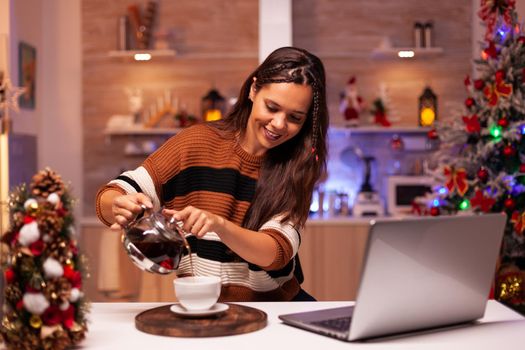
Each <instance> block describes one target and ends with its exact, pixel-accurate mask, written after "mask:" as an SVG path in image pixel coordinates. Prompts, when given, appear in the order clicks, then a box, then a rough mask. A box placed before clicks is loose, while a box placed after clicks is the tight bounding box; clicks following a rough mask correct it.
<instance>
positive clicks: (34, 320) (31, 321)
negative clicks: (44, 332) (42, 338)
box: [29, 315, 42, 328]
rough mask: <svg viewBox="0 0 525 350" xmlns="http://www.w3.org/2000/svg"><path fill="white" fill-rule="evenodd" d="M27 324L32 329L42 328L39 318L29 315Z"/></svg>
mask: <svg viewBox="0 0 525 350" xmlns="http://www.w3.org/2000/svg"><path fill="white" fill-rule="evenodd" d="M29 324H30V325H31V327H33V328H40V327H42V319H41V318H40V316H37V315H31V318H30V319H29Z"/></svg>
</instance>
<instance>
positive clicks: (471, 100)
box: [465, 97, 476, 108]
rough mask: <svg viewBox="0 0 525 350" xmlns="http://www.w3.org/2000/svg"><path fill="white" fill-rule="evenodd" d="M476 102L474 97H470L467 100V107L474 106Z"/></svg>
mask: <svg viewBox="0 0 525 350" xmlns="http://www.w3.org/2000/svg"><path fill="white" fill-rule="evenodd" d="M475 104H476V101H474V99H473V98H472V97H469V98H467V99H466V100H465V106H467V108H470V107H472V106H474V105H475Z"/></svg>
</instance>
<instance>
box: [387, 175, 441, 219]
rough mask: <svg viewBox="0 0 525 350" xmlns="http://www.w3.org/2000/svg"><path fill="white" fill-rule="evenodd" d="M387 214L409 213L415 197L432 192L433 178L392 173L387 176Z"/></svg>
mask: <svg viewBox="0 0 525 350" xmlns="http://www.w3.org/2000/svg"><path fill="white" fill-rule="evenodd" d="M387 182H388V183H387V211H388V214H390V215H394V216H399V215H410V214H411V212H412V203H413V201H414V199H415V198H416V197H420V196H424V195H425V194H426V193H429V192H432V187H433V185H434V183H435V182H434V179H433V178H432V177H430V176H410V175H394V176H389V177H388V178H387Z"/></svg>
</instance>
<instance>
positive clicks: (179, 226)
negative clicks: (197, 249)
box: [168, 216, 190, 248]
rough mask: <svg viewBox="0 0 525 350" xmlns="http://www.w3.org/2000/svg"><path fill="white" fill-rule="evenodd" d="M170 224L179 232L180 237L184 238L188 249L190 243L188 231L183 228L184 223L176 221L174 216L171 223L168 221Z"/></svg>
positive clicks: (183, 240)
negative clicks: (187, 235) (187, 236)
mask: <svg viewBox="0 0 525 350" xmlns="http://www.w3.org/2000/svg"><path fill="white" fill-rule="evenodd" d="M168 224H169V225H171V226H172V227H173V228H174V229H175V231H177V233H178V234H179V236H180V237H181V238H182V242H183V244H184V247H186V248H188V247H189V246H190V244H189V243H188V240H187V239H186V234H187V232H186V230H184V229H183V228H182V225H183V223H182V221H179V220H177V219H175V216H172V217H171V219H170V221H168Z"/></svg>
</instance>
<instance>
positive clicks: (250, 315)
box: [135, 304, 267, 337]
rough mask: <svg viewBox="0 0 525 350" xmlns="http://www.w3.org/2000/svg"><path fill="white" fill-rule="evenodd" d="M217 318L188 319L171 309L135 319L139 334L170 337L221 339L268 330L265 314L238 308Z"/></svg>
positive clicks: (156, 309)
mask: <svg viewBox="0 0 525 350" xmlns="http://www.w3.org/2000/svg"><path fill="white" fill-rule="evenodd" d="M228 305H229V306H230V308H229V309H228V310H226V311H225V312H223V313H221V314H218V315H211V316H207V317H203V318H187V317H184V316H179V315H176V314H174V313H173V312H171V311H170V306H171V305H165V306H160V307H156V308H154V309H150V310H146V311H143V312H141V313H140V314H138V315H137V316H135V327H137V329H138V330H139V331H142V332H145V333H150V334H155V335H164V336H169V337H220V336H224V335H234V334H243V333H249V332H254V331H256V330H259V329H262V328H264V327H265V326H266V323H267V315H266V313H265V312H264V311H261V310H258V309H255V308H252V307H248V306H243V305H237V304H228Z"/></svg>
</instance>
